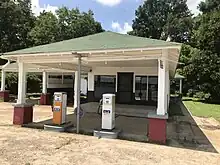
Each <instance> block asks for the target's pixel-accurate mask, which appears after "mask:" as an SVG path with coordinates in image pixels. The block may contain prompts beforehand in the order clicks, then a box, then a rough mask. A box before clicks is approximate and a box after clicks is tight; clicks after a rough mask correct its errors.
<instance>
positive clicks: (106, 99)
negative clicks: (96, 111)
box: [102, 94, 115, 130]
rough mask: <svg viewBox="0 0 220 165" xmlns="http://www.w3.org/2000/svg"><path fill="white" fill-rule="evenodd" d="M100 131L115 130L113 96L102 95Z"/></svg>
mask: <svg viewBox="0 0 220 165" xmlns="http://www.w3.org/2000/svg"><path fill="white" fill-rule="evenodd" d="M102 104H103V105H102V129H104V130H112V129H114V128H115V94H103V103H102Z"/></svg>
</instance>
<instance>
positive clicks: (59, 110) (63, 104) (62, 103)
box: [53, 92, 67, 125]
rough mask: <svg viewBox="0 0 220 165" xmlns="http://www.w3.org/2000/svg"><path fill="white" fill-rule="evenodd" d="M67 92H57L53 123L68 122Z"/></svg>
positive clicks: (54, 102) (55, 94)
mask: <svg viewBox="0 0 220 165" xmlns="http://www.w3.org/2000/svg"><path fill="white" fill-rule="evenodd" d="M66 109H67V94H66V93H65V92H55V93H54V101H53V124H56V125H61V124H64V123H66Z"/></svg>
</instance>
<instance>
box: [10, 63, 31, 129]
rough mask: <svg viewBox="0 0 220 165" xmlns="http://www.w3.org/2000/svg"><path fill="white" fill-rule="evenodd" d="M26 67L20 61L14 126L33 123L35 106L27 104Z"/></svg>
mask: <svg viewBox="0 0 220 165" xmlns="http://www.w3.org/2000/svg"><path fill="white" fill-rule="evenodd" d="M26 71H27V68H26V65H25V64H24V63H23V62H20V61H18V100H17V104H15V105H14V118H13V124H16V125H23V124H27V123H31V122H32V121H33V105H32V104H28V103H26V88H27V81H26Z"/></svg>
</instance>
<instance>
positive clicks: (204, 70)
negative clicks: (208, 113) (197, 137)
mask: <svg viewBox="0 0 220 165" xmlns="http://www.w3.org/2000/svg"><path fill="white" fill-rule="evenodd" d="M213 4H215V5H213ZM218 4H220V2H219V3H218ZM202 5H203V7H204V6H205V10H204V8H202V7H201V6H202ZM218 8H219V5H217V1H212V2H211V1H206V2H203V3H201V4H200V10H201V11H202V12H203V13H202V14H201V15H198V16H197V17H196V18H195V28H194V30H193V35H192V42H193V43H192V46H194V47H195V48H196V50H197V51H196V52H193V53H192V54H193V56H192V57H190V58H189V59H188V60H186V61H184V62H186V65H185V66H184V67H183V68H181V71H182V73H183V74H184V75H185V76H186V78H187V79H186V81H185V89H187V90H191V91H199V92H203V93H204V94H209V96H210V97H209V99H211V100H214V101H217V100H219V99H220V92H219V91H220V48H219V45H220V23H219V22H220V11H219V10H218ZM195 48H192V47H189V48H188V50H189V51H190V52H192V51H193V50H194V49H195ZM187 55H189V53H187V52H184V51H182V54H181V59H180V60H183V59H184V58H185V57H186V56H187Z"/></svg>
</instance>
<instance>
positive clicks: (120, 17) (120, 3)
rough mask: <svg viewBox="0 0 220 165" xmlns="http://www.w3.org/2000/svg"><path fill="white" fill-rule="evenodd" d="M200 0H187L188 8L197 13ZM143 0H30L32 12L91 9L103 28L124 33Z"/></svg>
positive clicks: (129, 28) (129, 27)
mask: <svg viewBox="0 0 220 165" xmlns="http://www.w3.org/2000/svg"><path fill="white" fill-rule="evenodd" d="M200 1H201V0H188V5H189V8H190V10H192V11H193V12H194V13H197V12H198V11H197V10H196V6H197V4H198V3H199V2H200ZM142 3H143V0H32V4H33V12H34V13H35V14H36V15H38V14H39V12H40V11H42V10H46V11H52V12H55V10H56V9H57V8H59V7H62V6H67V7H69V8H75V7H78V8H79V9H80V10H81V11H88V10H89V9H91V10H92V11H93V12H94V14H95V18H96V20H97V21H99V22H101V23H102V26H103V28H104V29H105V30H111V31H116V32H120V33H126V32H127V31H130V30H132V28H131V24H132V20H133V19H134V16H135V9H137V7H138V6H139V5H141V4H142Z"/></svg>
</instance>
